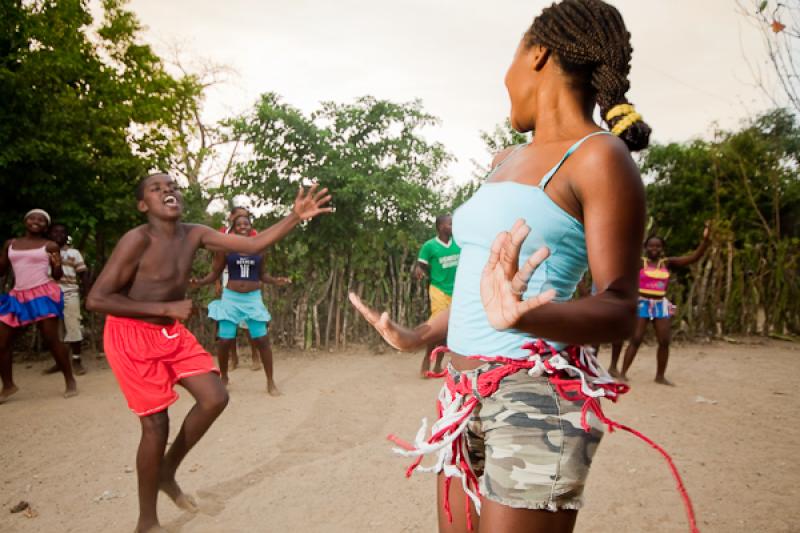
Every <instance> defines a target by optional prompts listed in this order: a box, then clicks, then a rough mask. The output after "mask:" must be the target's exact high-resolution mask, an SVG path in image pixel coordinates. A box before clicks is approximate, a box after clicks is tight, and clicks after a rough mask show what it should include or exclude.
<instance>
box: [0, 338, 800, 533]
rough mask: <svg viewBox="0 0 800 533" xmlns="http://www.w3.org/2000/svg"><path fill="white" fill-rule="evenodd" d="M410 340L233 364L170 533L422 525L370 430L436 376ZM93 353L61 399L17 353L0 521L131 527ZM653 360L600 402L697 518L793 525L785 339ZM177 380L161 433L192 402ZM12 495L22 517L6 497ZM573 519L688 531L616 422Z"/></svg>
mask: <svg viewBox="0 0 800 533" xmlns="http://www.w3.org/2000/svg"><path fill="white" fill-rule="evenodd" d="M419 357H420V356H419V355H413V356H411V355H402V354H396V353H393V352H390V353H386V354H384V355H375V354H372V353H370V351H369V350H367V349H365V348H356V349H353V350H351V351H349V352H348V353H316V354H304V353H289V352H280V351H279V352H278V353H277V378H278V379H277V382H278V386H279V387H280V388H281V389H282V390H283V392H284V396H282V397H280V398H271V397H267V396H266V395H265V394H264V391H263V386H264V383H263V375H262V374H261V373H260V372H252V371H250V370H249V369H248V368H240V369H238V370H236V371H235V372H233V373H232V389H231V402H230V405H229V406H228V408H227V410H226V411H225V413H223V415H222V416H221V418H220V419H219V421H218V422H217V424H216V425H215V426H214V427H212V428H211V430H210V432H209V433H208V435H207V436H206V437H205V438H204V439H203V440H202V441H201V442H200V444H199V445H198V447H197V448H196V449H195V450H194V451H193V452H192V453H191V454H190V455H189V457H188V458H187V460H186V462H185V463H184V466H183V467H182V468H181V470H179V472H178V474H179V477H178V480H179V481H180V482H181V483H182V485H183V486H184V488H185V489H186V490H187V491H190V492H192V493H194V494H196V495H197V496H198V499H199V502H200V506H201V512H200V513H199V514H196V515H190V514H187V513H183V512H180V511H179V510H178V509H176V508H175V507H174V506H173V505H172V504H171V502H169V501H168V500H166V499H165V498H164V499H162V500H161V502H160V508H159V512H160V515H161V519H162V522H163V524H164V525H165V526H166V527H167V529H168V530H169V531H172V532H185V533H212V532H213V533H217V532H225V533H228V532H295V531H298V532H323V531H324V532H372V531H382V532H383V531H385V532H433V531H435V527H436V526H435V524H436V518H435V498H434V490H435V489H434V480H433V477H432V476H429V475H415V476H414V477H412V478H411V479H405V478H404V477H403V472H404V469H405V466H406V461H405V460H403V459H402V458H396V457H394V456H393V455H392V454H391V453H390V451H389V450H390V446H389V443H388V442H387V441H386V440H385V437H386V435H387V434H388V433H390V432H397V433H398V434H399V435H401V436H403V437H407V438H411V437H413V435H414V433H415V432H416V430H417V427H418V424H419V421H420V418H421V417H422V416H423V415H432V414H433V402H434V397H435V394H436V391H437V388H438V383H435V382H432V381H423V380H420V379H418V378H417V377H416V375H415V372H416V369H417V367H418V361H419ZM607 357H608V352H607V351H604V353H603V355H602V356H601V358H602V360H603V361H604V362H606V361H607ZM92 363H93V364H92V366H91V368H90V370H91V371H90V372H89V374H87V375H86V376H83V377H81V378H79V379H80V381H79V386H80V391H81V394H80V396H79V397H77V398H74V399H70V400H64V399H62V398H61V397H60V395H59V392H60V390H61V388H62V382H61V379H60V376H57V375H56V376H41V375H40V374H39V373H40V371H41V369H42V368H43V367H44V366H45V364H49V363H47V362H42V363H36V364H34V365H30V368H26V366H25V365H17V366H16V367H15V370H16V380H17V383H18V385H19V386H20V388H21V391H20V392H19V393H18V394H17V395H16V396H15V397H14V399H13V400H12V401H9V402H8V403H7V404H5V405H2V406H0V428H2V436H1V437H0V473H2V474H1V475H0V531H2V532H21V533H27V532H48V533H50V532H64V533H68V532H101V531H102V532H130V531H132V529H133V525H134V524H135V520H136V492H135V491H136V477H135V474H134V473H133V469H132V466H133V465H134V455H135V452H136V446H137V444H138V435H139V426H138V422H137V420H136V418H135V417H134V416H133V415H132V414H131V413H130V412H129V411H128V410H127V408H126V405H125V403H124V401H123V399H122V397H121V395H120V393H119V392H118V389H117V386H116V383H115V381H114V377H113V375H112V374H111V372H110V371H109V370H107V369H104V368H103V367H104V364H103V363H102V362H95V361H92ZM767 364H768V365H769V366H767ZM654 368H655V356H654V348H653V347H645V348H643V350H642V352H641V353H640V355H639V358H638V360H637V361H636V364H635V365H634V368H633V369H632V373H631V375H632V378H633V382H632V385H633V386H634V388H633V390H632V391H631V392H630V393H629V394H628V395H627V396H626V397H625V398H623V400H622V401H621V402H620V403H619V404H618V405H610V406H607V409H606V412H607V414H608V415H609V416H611V417H612V418H615V419H618V420H619V421H621V422H623V423H626V424H629V425H631V426H633V427H635V428H637V429H639V430H641V431H642V432H644V433H645V434H647V435H649V436H651V437H652V438H653V439H655V440H656V441H658V442H660V443H661V444H662V445H664V446H665V447H666V448H667V449H668V450H669V451H670V452H671V453H672V454H673V456H674V458H675V460H676V462H677V464H678V466H679V468H680V469H681V471H682V472H683V474H684V477H685V480H686V484H687V486H688V489H689V491H690V493H691V495H692V497H693V498H694V501H695V507H696V509H697V514H698V518H699V523H700V526H701V531H703V532H706V533H707V532H720V533H723V532H724V533H733V532H748V533H750V532H797V531H800V505H798V501H800V498H799V496H800V493H799V492H800V491H799V490H798V481H800V462H798V459H797V455H798V452H800V444H798V442H800V427H798V424H797V423H796V422H797V412H798V408H799V407H800V401H799V400H798V396H797V395H796V394H792V393H791V391H792V390H793V386H794V385H795V383H794V382H795V381H796V380H797V378H798V377H799V376H800V346H798V345H796V344H795V345H793V344H789V343H780V342H768V343H751V344H738V345H733V344H728V343H718V344H709V345H686V346H676V347H674V350H673V356H672V361H671V368H670V372H669V376H670V378H671V379H673V380H674V381H675V382H676V383H677V384H678V386H677V387H674V388H669V387H663V386H659V385H655V384H653V383H652V382H651V379H652V375H653V373H654ZM181 393H182V394H181V399H180V400H179V402H178V403H177V404H176V405H175V406H174V407H173V408H171V409H170V413H171V416H172V420H173V426H172V428H171V434H173V435H174V434H175V432H176V431H177V429H178V427H177V426H178V422H179V421H180V420H181V419H182V417H183V415H184V414H185V413H186V411H187V410H188V409H189V407H190V406H191V398H190V397H189V395H188V393H186V392H185V391H183V390H181ZM20 500H26V501H28V502H30V503H31V505H32V508H33V509H34V510H35V516H34V517H27V516H25V513H18V514H11V513H10V512H9V510H10V509H11V508H12V507H13V506H14V505H15V504H17V503H18V502H19V501H20ZM577 531H578V532H579V533H589V532H590V531H591V532H592V533H612V532H619V531H626V532H627V531H630V532H642V531H648V532H682V531H688V528H687V527H686V521H685V518H684V513H683V509H682V506H681V503H680V500H679V497H678V494H677V492H676V490H675V488H674V483H673V481H672V479H671V477H670V475H669V473H668V470H667V468H666V465H665V464H664V463H663V461H662V460H661V458H660V457H659V456H658V455H657V454H656V453H655V451H654V450H652V449H650V448H649V447H648V446H646V445H645V444H643V443H641V442H639V441H638V440H636V439H634V438H633V437H631V436H629V435H627V434H623V433H620V432H615V433H614V434H611V435H607V436H606V437H605V439H604V442H603V443H602V445H601V446H600V449H599V451H598V454H597V456H596V459H595V464H594V467H593V470H592V473H591V475H590V477H589V484H588V487H587V505H586V507H585V508H584V510H583V511H582V512H581V514H580V517H579V519H578V527H577Z"/></svg>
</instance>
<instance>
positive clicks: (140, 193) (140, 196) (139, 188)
mask: <svg viewBox="0 0 800 533" xmlns="http://www.w3.org/2000/svg"><path fill="white" fill-rule="evenodd" d="M153 176H169V174H168V173H166V172H152V173H150V174H148V175H147V176H145V177H143V178H141V179H140V180H139V181H138V182H137V183H136V201H137V202H140V201H142V200H144V186H145V184H146V183H147V180H149V179H150V178H152V177H153Z"/></svg>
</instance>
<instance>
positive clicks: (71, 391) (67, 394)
mask: <svg viewBox="0 0 800 533" xmlns="http://www.w3.org/2000/svg"><path fill="white" fill-rule="evenodd" d="M77 395H78V384H77V383H75V380H74V379H73V380H72V381H70V382H69V383H67V388H66V389H65V390H64V398H72V397H73V396H77Z"/></svg>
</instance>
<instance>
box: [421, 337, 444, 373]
mask: <svg viewBox="0 0 800 533" xmlns="http://www.w3.org/2000/svg"><path fill="white" fill-rule="evenodd" d="M437 347H438V345H436V344H429V345H428V346H426V347H425V356H424V357H423V358H422V364H421V365H420V369H419V375H420V377H422V378H427V377H428V376H427V373H428V371H429V370H430V368H431V352H433V350H435V349H436V348H437ZM443 359H444V354H443V353H440V354H438V355H437V356H436V361H435V362H434V364H433V370H432V372H433V373H434V374H438V373H439V372H441V371H442V360H443Z"/></svg>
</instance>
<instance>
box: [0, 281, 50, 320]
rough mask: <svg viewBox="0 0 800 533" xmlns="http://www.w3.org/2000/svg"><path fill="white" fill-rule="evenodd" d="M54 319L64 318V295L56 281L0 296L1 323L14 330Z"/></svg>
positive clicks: (15, 290)
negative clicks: (47, 319)
mask: <svg viewBox="0 0 800 533" xmlns="http://www.w3.org/2000/svg"><path fill="white" fill-rule="evenodd" d="M52 317H56V318H64V293H63V292H61V287H59V286H58V284H57V283H56V282H54V281H48V282H47V283H44V284H42V285H39V286H37V287H33V288H31V289H12V290H11V292H9V293H8V294H0V322H3V323H4V324H7V325H9V326H11V327H12V328H20V327H23V326H27V325H28V324H33V323H34V322H39V321H40V320H44V319H46V318H52Z"/></svg>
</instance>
